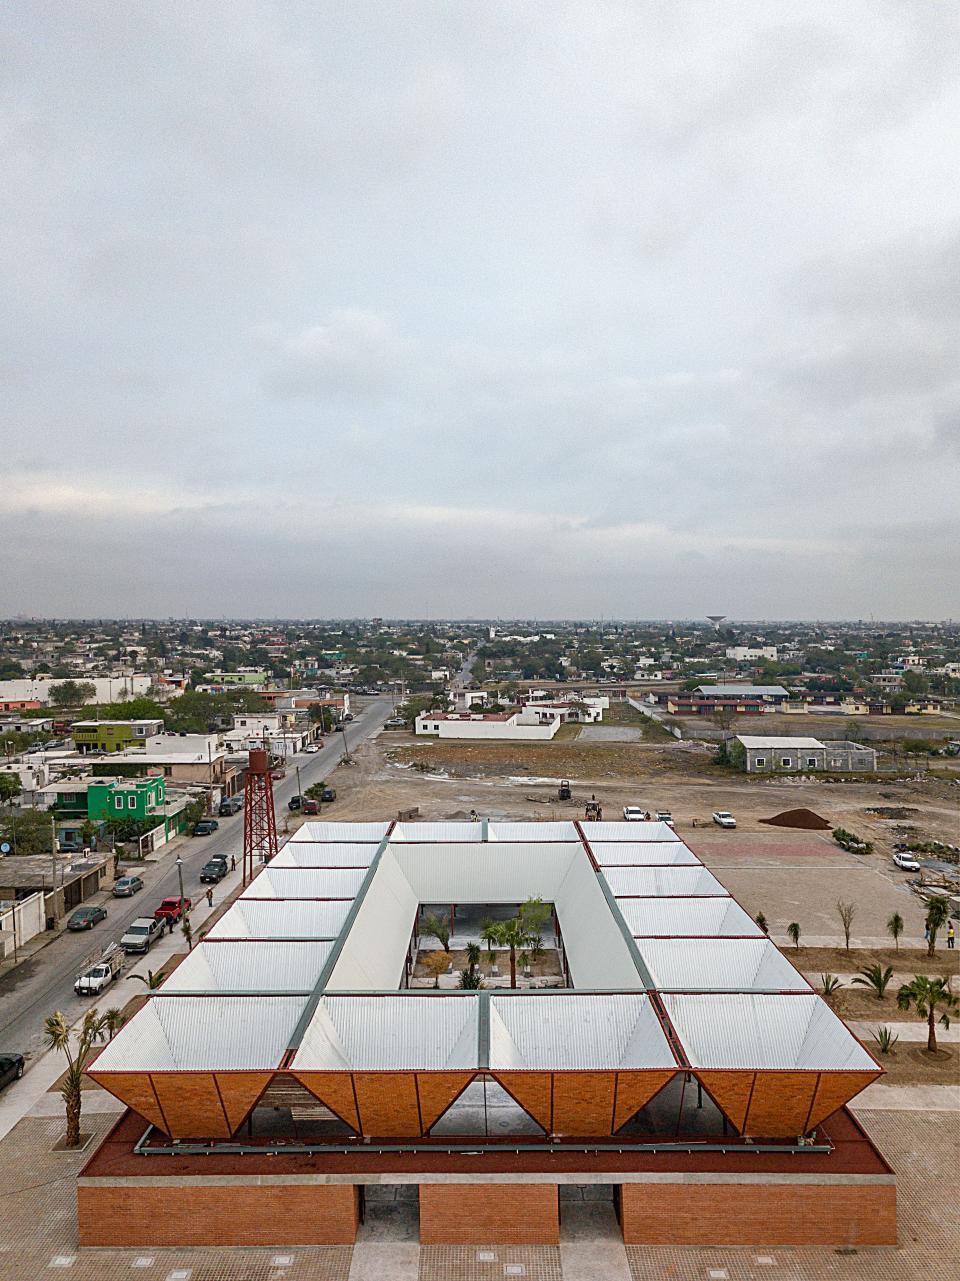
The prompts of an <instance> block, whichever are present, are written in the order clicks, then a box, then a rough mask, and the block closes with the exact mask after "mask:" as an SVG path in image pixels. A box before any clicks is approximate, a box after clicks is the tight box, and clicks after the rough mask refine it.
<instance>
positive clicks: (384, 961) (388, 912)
mask: <svg viewBox="0 0 960 1281" xmlns="http://www.w3.org/2000/svg"><path fill="white" fill-rule="evenodd" d="M397 848H400V847H397ZM418 906H419V900H418V898H417V896H416V894H414V892H413V890H412V889H411V888H410V883H409V882H408V880H407V878H406V877H405V876H404V875H403V873H402V872H401V871H400V868H399V867H398V866H397V860H396V857H395V855H394V852H393V850H392V849H387V850H385V851H384V854H383V857H382V859H381V860H380V863H379V864H378V866H377V871H376V875H375V876H374V877H373V879H372V881H371V882H370V885H369V886H368V887H367V891H366V893H365V894H364V896H363V898H362V899H361V900H360V902H359V904H358V906H357V914H356V916H355V917H354V920H353V924H352V925H351V927H350V930H349V932H348V933H347V936H346V938H345V939H344V940H343V947H342V950H341V952H340V955H339V956H338V958H337V961H336V964H335V965H334V967H333V970H332V972H331V974H330V977H329V979H328V981H327V984H326V990H327V991H328V992H363V991H368V992H377V991H384V990H389V989H391V988H392V989H393V990H394V991H396V989H397V987H398V986H399V984H400V980H401V978H402V976H403V967H404V961H405V959H406V955H407V948H408V947H409V945H410V936H411V934H412V933H413V925H414V922H415V920H416V916H417V907H418Z"/></svg>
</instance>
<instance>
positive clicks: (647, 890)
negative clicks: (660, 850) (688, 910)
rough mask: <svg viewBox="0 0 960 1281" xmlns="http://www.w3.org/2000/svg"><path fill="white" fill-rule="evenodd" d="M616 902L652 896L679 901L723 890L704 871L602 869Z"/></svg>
mask: <svg viewBox="0 0 960 1281" xmlns="http://www.w3.org/2000/svg"><path fill="white" fill-rule="evenodd" d="M600 875H601V876H605V877H606V878H607V884H608V885H609V886H610V889H611V891H612V892H613V894H614V896H615V897H616V898H620V897H621V896H624V897H635V896H641V897H643V896H646V895H656V896H662V897H664V898H682V897H685V896H686V895H688V894H724V895H725V894H726V892H727V891H726V890H725V889H724V888H723V886H722V885H721V884H720V882H719V881H718V880H717V878H716V877H715V876H714V875H713V873H712V872H708V871H707V869H706V868H705V867H702V866H701V867H605V868H604V869H603V870H602V871H601V873H600Z"/></svg>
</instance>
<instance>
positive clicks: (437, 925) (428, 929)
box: [420, 912, 450, 952]
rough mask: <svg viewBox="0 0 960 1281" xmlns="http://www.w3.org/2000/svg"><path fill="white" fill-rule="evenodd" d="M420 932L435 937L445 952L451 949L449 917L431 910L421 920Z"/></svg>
mask: <svg viewBox="0 0 960 1281" xmlns="http://www.w3.org/2000/svg"><path fill="white" fill-rule="evenodd" d="M420 933H421V934H426V935H427V937H428V938H435V939H436V940H437V942H438V943H439V944H440V946H441V947H442V948H443V950H444V951H445V952H449V951H450V921H449V919H448V918H447V917H445V916H436V915H434V914H433V913H432V912H429V913H428V914H427V915H426V916H425V917H424V918H423V920H422V921H421V922H420Z"/></svg>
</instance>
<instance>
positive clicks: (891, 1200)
mask: <svg viewBox="0 0 960 1281" xmlns="http://www.w3.org/2000/svg"><path fill="white" fill-rule="evenodd" d="M620 1223H621V1227H622V1228H623V1239H624V1241H625V1242H626V1244H627V1245H761V1244H762V1245H827V1246H860V1245H896V1243H897V1190H896V1187H895V1186H894V1185H893V1184H892V1183H882V1184H869V1183H859V1184H857V1183H851V1184H816V1185H809V1184H796V1183H779V1184H771V1183H752V1184H751V1183H720V1184H717V1183H714V1184H710V1183H686V1182H684V1183H625V1184H622V1185H621V1188H620Z"/></svg>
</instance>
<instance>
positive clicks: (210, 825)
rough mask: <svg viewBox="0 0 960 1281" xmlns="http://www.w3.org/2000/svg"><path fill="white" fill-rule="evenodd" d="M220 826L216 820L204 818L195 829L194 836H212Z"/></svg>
mask: <svg viewBox="0 0 960 1281" xmlns="http://www.w3.org/2000/svg"><path fill="white" fill-rule="evenodd" d="M219 826H220V824H219V823H218V822H217V820H216V819H215V818H202V819H201V820H200V822H199V823H197V825H196V826H195V827H194V829H193V834H194V836H212V835H213V833H214V832H215V831H216V830H217V828H218V827H219Z"/></svg>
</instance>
